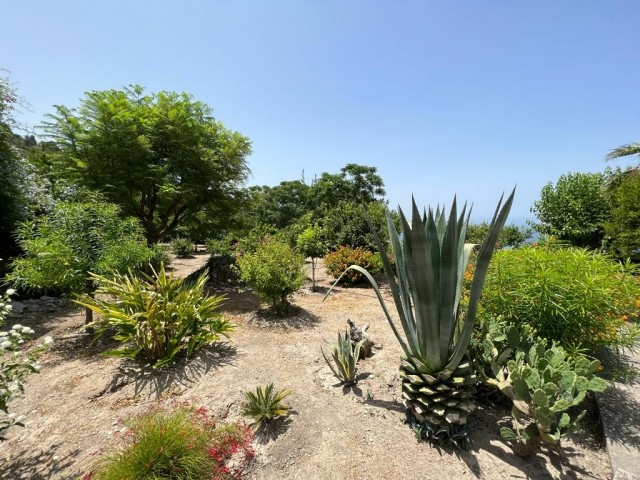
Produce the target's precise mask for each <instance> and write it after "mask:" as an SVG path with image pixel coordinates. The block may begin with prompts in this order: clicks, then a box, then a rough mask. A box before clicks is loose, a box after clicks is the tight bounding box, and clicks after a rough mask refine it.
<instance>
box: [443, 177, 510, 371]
mask: <svg viewBox="0 0 640 480" xmlns="http://www.w3.org/2000/svg"><path fill="white" fill-rule="evenodd" d="M515 193H516V190H515V188H514V189H513V191H512V192H511V195H509V197H508V198H507V201H506V202H505V203H504V206H502V208H501V205H502V197H500V200H499V201H498V206H497V207H496V211H495V213H494V214H493V219H492V220H491V224H490V226H489V232H488V233H487V236H486V237H485V239H484V242H483V243H482V246H481V247H480V251H479V252H478V257H477V260H476V270H475V274H474V275H473V281H472V282H471V291H470V293H469V306H468V308H467V313H466V315H465V317H464V324H463V327H462V332H461V334H460V337H459V338H458V341H457V343H456V345H455V346H454V349H453V354H452V355H451V357H450V360H449V363H448V364H447V366H446V367H445V370H446V371H449V372H453V370H455V368H456V366H457V365H458V363H460V360H462V357H463V356H464V354H465V352H466V351H467V348H468V347H469V342H470V340H471V334H472V333H473V324H474V322H475V318H476V312H477V310H478V302H479V301H480V295H481V294H482V288H483V287H484V281H485V278H486V276H487V270H488V269H489V261H490V260H491V255H492V254H493V250H494V249H495V246H496V242H497V241H498V235H499V234H500V231H501V230H502V227H504V224H505V222H506V221H507V217H508V215H509V211H510V210H511V205H512V204H513V197H514V195H515Z"/></svg>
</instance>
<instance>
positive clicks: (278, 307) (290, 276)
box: [238, 239, 304, 314]
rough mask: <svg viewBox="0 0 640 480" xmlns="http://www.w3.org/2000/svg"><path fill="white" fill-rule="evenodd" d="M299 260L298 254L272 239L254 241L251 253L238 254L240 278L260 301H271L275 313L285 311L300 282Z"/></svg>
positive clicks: (300, 262)
mask: <svg viewBox="0 0 640 480" xmlns="http://www.w3.org/2000/svg"><path fill="white" fill-rule="evenodd" d="M303 263H304V258H302V255H300V254H298V253H296V252H295V251H294V250H293V249H292V248H291V247H290V246H289V245H287V244H285V243H282V242H280V241H278V240H275V239H269V240H267V241H266V242H264V243H262V244H260V245H258V247H257V248H256V250H255V252H254V253H245V254H244V255H242V256H241V257H240V258H238V268H239V269H240V279H241V280H242V281H243V282H245V283H246V284H247V285H249V286H250V287H252V288H254V289H255V291H256V293H257V294H258V296H259V297H260V298H261V299H262V300H263V301H268V302H271V305H272V307H273V309H274V310H275V311H276V312H277V313H279V314H283V313H284V312H285V311H286V309H287V307H288V306H289V297H290V296H291V295H293V294H294V293H295V292H297V291H298V290H299V289H300V287H301V286H302V282H303V281H304V272H303V270H302V265H303Z"/></svg>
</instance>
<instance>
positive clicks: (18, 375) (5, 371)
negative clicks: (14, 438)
mask: <svg viewBox="0 0 640 480" xmlns="http://www.w3.org/2000/svg"><path fill="white" fill-rule="evenodd" d="M14 293H15V291H14V290H12V289H9V290H7V291H6V292H5V293H4V294H3V295H2V297H0V327H1V326H3V325H4V324H5V319H6V318H7V316H8V315H9V314H10V313H11V310H12V305H11V298H10V297H11V295H13V294H14ZM33 333H34V331H33V329H31V328H29V327H26V326H23V325H20V324H16V325H13V327H11V330H9V331H0V411H1V412H2V416H1V417H0V440H3V439H4V438H5V434H6V432H7V430H9V428H11V427H12V426H14V425H17V426H21V427H22V426H24V424H23V423H22V418H21V417H18V416H16V415H14V414H12V413H9V405H8V403H9V401H10V400H11V399H12V398H13V397H15V396H17V395H20V394H22V393H24V383H25V381H26V379H27V377H28V376H29V375H31V374H32V373H38V372H39V371H40V365H39V364H38V362H37V359H38V357H39V356H40V355H41V354H42V353H44V351H46V350H47V349H48V348H49V346H50V345H51V343H52V342H53V340H52V339H51V337H46V338H45V339H44V342H43V343H42V344H40V345H38V346H36V347H34V348H32V349H30V350H29V351H28V352H26V353H24V352H21V351H20V350H21V348H22V345H23V344H24V342H25V341H26V340H28V339H29V338H30V337H31V335H33ZM7 352H11V355H7V356H5V355H4V354H5V353H7Z"/></svg>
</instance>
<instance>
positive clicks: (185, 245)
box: [171, 237, 194, 258]
mask: <svg viewBox="0 0 640 480" xmlns="http://www.w3.org/2000/svg"><path fill="white" fill-rule="evenodd" d="M193 250H194V248H193V242H192V241H191V240H189V239H188V238H180V237H178V238H175V239H174V240H173V241H172V242H171V253H173V254H174V255H175V256H176V257H183V258H184V257H188V256H190V255H193Z"/></svg>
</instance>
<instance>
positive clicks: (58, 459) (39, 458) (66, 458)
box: [0, 445, 80, 480]
mask: <svg viewBox="0 0 640 480" xmlns="http://www.w3.org/2000/svg"><path fill="white" fill-rule="evenodd" d="M79 454H80V450H78V449H75V450H72V451H70V452H68V453H66V454H64V455H63V454H61V453H60V452H59V451H58V448H57V445H54V446H52V447H50V448H49V449H48V450H47V451H37V452H36V451H35V450H33V449H30V450H23V451H21V452H18V453H17V454H15V455H12V456H11V458H9V460H8V461H7V462H6V463H3V464H2V469H1V473H0V479H3V480H4V479H6V480H19V479H25V480H47V479H50V478H63V477H62V476H61V475H60V473H61V472H62V471H64V470H65V469H67V468H69V467H70V466H71V465H73V463H74V461H75V460H76V458H77V457H78V455H79ZM70 478H75V476H73V477H70Z"/></svg>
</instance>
